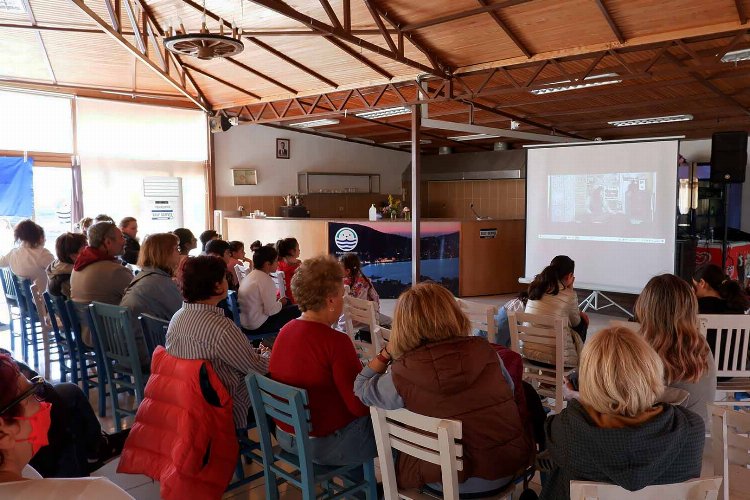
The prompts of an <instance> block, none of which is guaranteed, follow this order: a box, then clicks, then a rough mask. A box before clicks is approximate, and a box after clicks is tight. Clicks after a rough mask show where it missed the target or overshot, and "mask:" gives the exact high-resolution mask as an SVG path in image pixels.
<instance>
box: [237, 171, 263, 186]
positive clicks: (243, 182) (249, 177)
mask: <svg viewBox="0 0 750 500" xmlns="http://www.w3.org/2000/svg"><path fill="white" fill-rule="evenodd" d="M256 184H258V171H257V170H256V169H254V168H233V169H232V185H234V186H255V185H256Z"/></svg>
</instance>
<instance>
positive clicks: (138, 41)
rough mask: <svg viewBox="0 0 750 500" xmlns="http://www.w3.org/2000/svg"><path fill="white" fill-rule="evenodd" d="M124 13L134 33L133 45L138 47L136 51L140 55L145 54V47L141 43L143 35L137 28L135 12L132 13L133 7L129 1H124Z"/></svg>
mask: <svg viewBox="0 0 750 500" xmlns="http://www.w3.org/2000/svg"><path fill="white" fill-rule="evenodd" d="M125 13H126V14H127V15H128V19H129V20H130V25H131V26H132V27H133V32H134V33H135V45H136V46H137V47H138V50H140V51H141V54H145V53H146V46H145V45H144V43H143V35H142V34H141V29H140V28H139V26H138V21H137V20H136V17H135V12H133V6H132V5H130V0H125Z"/></svg>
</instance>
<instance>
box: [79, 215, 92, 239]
mask: <svg viewBox="0 0 750 500" xmlns="http://www.w3.org/2000/svg"><path fill="white" fill-rule="evenodd" d="M93 223H94V219H92V218H91V217H84V218H83V219H81V220H79V221H78V224H76V229H78V232H79V233H81V234H83V235H86V234H88V232H89V228H90V227H91V224H93Z"/></svg>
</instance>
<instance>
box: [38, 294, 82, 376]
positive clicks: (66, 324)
mask: <svg viewBox="0 0 750 500" xmlns="http://www.w3.org/2000/svg"><path fill="white" fill-rule="evenodd" d="M42 296H43V297H44V303H45V304H46V306H47V313H48V314H49V321H50V325H51V326H52V331H53V333H54V334H55V341H56V343H57V355H58V363H59V364H60V376H61V379H62V381H63V382H67V381H68V376H69V375H70V380H71V381H72V382H73V383H74V384H77V383H78V371H79V369H78V353H77V350H76V345H75V341H74V340H73V333H72V332H71V331H70V320H69V319H68V318H67V315H68V311H67V310H66V309H65V307H64V303H63V307H62V308H60V307H58V306H57V304H56V303H55V300H54V299H53V298H52V295H50V293H49V292H44V293H43V294H42ZM60 298H61V299H63V300H65V299H64V297H60Z"/></svg>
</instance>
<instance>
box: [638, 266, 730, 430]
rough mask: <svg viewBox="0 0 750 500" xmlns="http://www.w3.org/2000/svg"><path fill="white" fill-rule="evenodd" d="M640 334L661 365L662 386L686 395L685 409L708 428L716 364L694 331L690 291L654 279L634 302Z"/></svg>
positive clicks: (668, 277)
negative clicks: (675, 389)
mask: <svg viewBox="0 0 750 500" xmlns="http://www.w3.org/2000/svg"><path fill="white" fill-rule="evenodd" d="M635 317H636V320H637V321H638V322H639V323H640V325H641V326H640V332H641V334H642V335H643V337H644V338H645V339H646V341H647V342H648V343H649V344H650V345H651V347H653V348H654V350H655V351H656V352H657V354H659V357H660V358H661V360H662V362H663V363H664V383H665V384H666V385H668V386H670V387H675V388H677V389H682V390H685V391H687V392H688V393H690V397H689V398H688V400H687V401H686V402H685V406H686V407H687V408H688V409H690V410H693V411H694V412H695V413H697V414H698V415H700V416H701V417H702V418H703V420H704V421H705V422H706V425H708V423H709V422H708V410H707V407H706V404H708V403H713V402H714V400H715V396H716V365H715V363H714V358H713V356H712V355H711V350H710V349H709V347H708V342H706V339H705V338H704V337H703V335H701V333H700V331H699V329H698V302H697V299H696V297H695V293H694V292H693V288H692V287H691V286H690V285H689V284H688V283H687V282H686V281H684V280H682V279H680V278H678V277H677V276H675V275H673V274H662V275H659V276H654V277H653V278H651V279H650V280H649V282H648V283H647V284H646V287H645V288H644V289H643V291H642V292H641V295H640V296H639V297H638V300H636V302H635Z"/></svg>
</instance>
